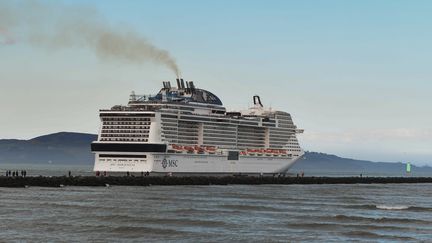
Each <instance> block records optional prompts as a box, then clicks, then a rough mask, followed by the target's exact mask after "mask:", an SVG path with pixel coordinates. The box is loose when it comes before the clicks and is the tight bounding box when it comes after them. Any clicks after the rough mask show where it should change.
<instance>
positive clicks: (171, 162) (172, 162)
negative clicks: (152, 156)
mask: <svg viewBox="0 0 432 243" xmlns="http://www.w3.org/2000/svg"><path fill="white" fill-rule="evenodd" d="M177 162H178V160H177V159H163V160H162V167H163V168H166V167H177Z"/></svg>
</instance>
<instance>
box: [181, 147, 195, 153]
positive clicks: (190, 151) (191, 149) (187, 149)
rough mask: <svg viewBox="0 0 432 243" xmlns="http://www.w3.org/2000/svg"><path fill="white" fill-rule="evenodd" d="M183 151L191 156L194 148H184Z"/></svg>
mask: <svg viewBox="0 0 432 243" xmlns="http://www.w3.org/2000/svg"><path fill="white" fill-rule="evenodd" d="M183 150H184V151H186V152H187V153H189V154H193V152H194V151H195V149H194V147H192V146H184V147H183Z"/></svg>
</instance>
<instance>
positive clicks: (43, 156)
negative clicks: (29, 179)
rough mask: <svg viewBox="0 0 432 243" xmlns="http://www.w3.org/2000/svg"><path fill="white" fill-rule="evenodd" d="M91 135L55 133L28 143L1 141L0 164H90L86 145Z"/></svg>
mask: <svg viewBox="0 0 432 243" xmlns="http://www.w3.org/2000/svg"><path fill="white" fill-rule="evenodd" d="M96 139H97V136H96V135H94V134H85V133H73V132H59V133H54V134H49V135H45V136H40V137H36V138H33V139H30V140H17V139H1V140H0V163H8V164H11V163H26V164H29V163H36V164H46V163H53V164H77V165H87V164H91V163H92V162H93V160H94V157H93V154H92V153H91V151H90V143H91V142H92V141H94V140H96Z"/></svg>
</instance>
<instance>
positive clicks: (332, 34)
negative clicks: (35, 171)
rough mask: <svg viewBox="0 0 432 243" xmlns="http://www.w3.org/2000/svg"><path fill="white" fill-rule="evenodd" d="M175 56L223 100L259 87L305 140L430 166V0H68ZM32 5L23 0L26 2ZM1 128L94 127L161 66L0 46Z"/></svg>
mask: <svg viewBox="0 0 432 243" xmlns="http://www.w3.org/2000/svg"><path fill="white" fill-rule="evenodd" d="M46 2H49V1H46ZM64 4H66V5H72V6H76V5H84V6H86V7H88V8H93V9H95V10H96V11H97V12H98V14H99V15H100V16H102V18H103V20H105V21H107V22H108V23H109V24H110V25H111V26H113V27H114V28H119V29H130V30H135V31H136V32H138V33H140V34H142V35H143V36H145V37H146V38H147V39H148V40H150V41H151V42H152V43H153V44H155V45H156V46H158V47H160V48H163V49H166V50H168V51H169V52H170V53H171V54H172V55H173V56H174V57H175V59H176V60H177V62H178V64H179V66H180V68H181V70H182V73H183V76H184V78H185V79H188V80H189V79H190V80H194V81H195V82H196V85H197V86H198V87H201V88H205V89H208V90H210V91H212V92H214V93H215V94H217V95H218V96H220V98H221V99H222V101H223V102H224V104H225V105H226V106H227V108H228V109H230V108H236V109H237V108H245V107H247V106H248V105H249V104H250V103H251V96H252V95H254V94H259V95H260V96H261V98H262V100H263V102H264V103H265V105H271V106H272V107H273V108H275V109H280V110H285V111H288V112H290V113H291V114H292V115H293V118H294V121H295V122H296V124H297V125H298V126H299V127H300V128H304V129H305V133H304V134H303V135H301V136H300V139H301V143H302V146H303V147H304V148H305V149H306V150H313V151H321V152H326V153H334V154H337V155H340V156H347V157H354V158H361V159H370V160H377V161H378V160H380V161H383V160H385V161H406V160H411V161H413V162H414V163H417V164H425V163H429V164H431V165H432V112H431V104H432V97H431V94H430V93H431V91H432V80H431V79H432V68H431V67H430V66H431V63H432V47H431V43H432V31H431V29H432V17H431V15H430V13H432V2H431V1H395V0H392V1H384V0H381V1H364V0H363V1H300V0H299V1H76V0H73V1H72V0H71V1H64ZM27 11H31V9H27ZM0 57H1V58H0V70H1V71H0V84H1V87H2V89H1V93H0V94H1V97H0V109H1V110H2V117H3V119H1V121H0V127H1V130H0V138H31V137H34V136H37V135H41V134H46V133H50V132H57V131H78V132H89V133H97V131H98V125H99V123H98V122H99V121H98V117H97V111H98V109H99V108H107V107H111V106H113V105H116V104H120V103H122V104H125V103H127V99H128V95H129V93H130V91H131V90H135V91H136V92H137V93H154V92H156V91H158V89H159V87H160V85H161V84H160V81H162V80H167V79H170V80H173V79H174V78H175V77H174V76H173V75H172V74H171V72H170V71H169V70H167V69H166V68H164V67H162V66H157V65H154V64H151V63H148V64H144V65H134V64H129V63H125V62H116V61H105V60H100V59H98V58H97V57H96V56H95V54H94V53H92V52H91V51H90V50H88V49H85V48H83V49H78V48H73V49H64V50H57V51H54V52H47V51H46V50H45V49H40V48H35V47H33V46H28V45H27V44H25V43H20V42H19V40H17V43H16V44H15V45H0Z"/></svg>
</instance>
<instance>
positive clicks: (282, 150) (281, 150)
mask: <svg viewBox="0 0 432 243" xmlns="http://www.w3.org/2000/svg"><path fill="white" fill-rule="evenodd" d="M279 154H280V155H282V156H287V151H286V150H285V149H280V150H279Z"/></svg>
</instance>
